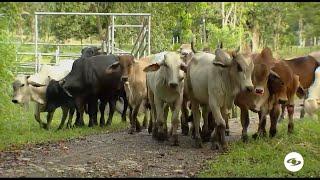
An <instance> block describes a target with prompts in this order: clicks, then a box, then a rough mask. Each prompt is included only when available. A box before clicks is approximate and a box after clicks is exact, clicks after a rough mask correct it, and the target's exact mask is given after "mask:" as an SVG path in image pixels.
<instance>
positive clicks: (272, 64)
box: [12, 43, 320, 150]
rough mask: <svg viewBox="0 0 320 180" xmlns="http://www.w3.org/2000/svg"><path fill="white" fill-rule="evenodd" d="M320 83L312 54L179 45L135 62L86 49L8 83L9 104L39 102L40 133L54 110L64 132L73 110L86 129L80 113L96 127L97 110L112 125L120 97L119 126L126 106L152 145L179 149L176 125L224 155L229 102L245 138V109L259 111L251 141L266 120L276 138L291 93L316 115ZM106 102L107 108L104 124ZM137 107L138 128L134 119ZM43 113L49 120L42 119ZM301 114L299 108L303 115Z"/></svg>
mask: <svg viewBox="0 0 320 180" xmlns="http://www.w3.org/2000/svg"><path fill="white" fill-rule="evenodd" d="M319 78H320V68H319V63H318V62H317V60H316V59H315V58H314V57H313V56H310V55H308V56H305V57H298V58H294V59H290V60H278V59H275V58H274V57H273V55H272V52H271V50H270V49H269V48H264V49H263V50H262V51H261V52H260V53H251V52H239V49H237V50H234V51H226V50H224V49H223V48H222V47H221V46H220V47H217V49H216V50H215V51H214V52H208V51H199V52H196V50H195V49H194V47H193V43H191V44H183V45H182V46H181V47H180V49H179V50H178V52H175V51H170V52H169V51H165V52H161V53H158V54H153V55H150V56H147V57H144V58H141V59H139V60H136V59H135V58H134V57H133V56H132V55H128V54H122V55H113V54H105V53H101V52H100V49H99V48H97V47H86V48H84V49H82V56H81V57H80V58H78V59H77V60H75V61H71V60H68V61H62V62H60V63H59V65H57V66H49V65H43V66H42V67H41V70H40V72H38V73H36V74H33V75H31V76H27V75H18V76H17V77H16V79H15V81H14V82H13V90H14V93H13V99H12V102H13V103H17V104H25V103H28V102H29V101H34V102H36V111H35V119H36V120H37V121H38V122H39V124H40V126H41V127H43V128H45V129H49V127H50V123H51V121H52V117H53V114H54V111H55V110H56V109H57V108H59V107H61V108H62V112H63V114H62V119H61V123H60V125H59V128H58V129H61V128H63V126H64V123H65V120H66V118H67V116H68V113H69V119H68V122H67V127H69V128H70V127H72V117H73V114H74V112H75V111H76V120H75V123H74V125H75V126H83V125H84V120H83V114H84V112H86V113H87V114H89V127H92V126H94V125H98V121H97V112H98V107H99V111H100V113H101V116H100V126H101V127H102V126H105V125H107V126H108V125H111V123H112V118H113V114H114V111H115V106H116V102H117V101H118V100H119V99H120V98H121V99H122V100H123V104H124V108H123V111H122V121H126V114H127V113H126V111H127V108H128V107H129V119H130V129H129V133H134V132H139V131H141V129H142V128H146V126H147V122H148V119H149V126H148V132H149V133H152V137H153V138H155V139H157V140H160V141H163V140H166V139H169V137H170V141H171V143H172V144H173V145H178V144H179V140H178V129H179V127H181V132H182V134H183V135H188V134H189V131H190V132H191V134H192V137H193V138H194V139H195V146H196V147H201V146H202V142H205V141H209V140H210V139H211V141H212V147H213V148H214V149H219V150H225V149H226V148H227V143H226V140H225V136H226V135H227V136H228V135H229V125H228V118H229V113H228V112H229V110H230V109H231V108H232V106H233V105H236V106H238V107H239V108H240V110H241V124H242V128H243V130H242V140H243V141H247V140H248V135H247V128H248V125H249V121H250V119H249V110H250V111H252V112H255V113H258V114H259V128H258V131H257V133H255V134H254V135H253V137H254V138H256V137H258V136H266V127H265V126H266V116H267V115H269V116H270V122H271V123H270V124H271V125H270V131H269V135H270V137H273V136H274V135H275V134H276V132H277V129H276V126H277V122H278V121H279V120H280V119H281V118H283V116H284V111H285V108H287V112H288V117H289V123H288V133H292V132H293V127H294V124H293V113H294V101H295V95H297V96H298V97H299V98H304V109H305V111H306V112H307V113H308V114H313V113H314V112H315V111H316V110H317V108H318V103H319V99H320V92H319V88H320V79H319ZM107 103H109V108H110V110H109V116H108V119H107V122H105V118H104V111H105V107H106V105H107ZM141 105H142V106H143V113H144V121H143V126H142V127H141V125H140V123H139V121H138V119H137V115H138V112H139V110H140V109H141V107H140V106H141ZM200 107H201V111H200ZM169 108H170V110H171V112H172V116H171V129H170V132H169V135H170V136H169V135H168V130H167V117H168V111H169ZM180 111H181V116H180ZM281 111H282V113H281ZM40 112H48V114H47V123H44V122H42V121H41V119H40ZM190 112H191V114H190ZM148 113H150V117H149V118H148ZM303 114H304V110H303V111H302V112H301V117H302V116H303ZM201 117H202V119H203V125H202V127H200V119H201ZM189 122H190V124H192V126H191V129H189V124H188V123H189Z"/></svg>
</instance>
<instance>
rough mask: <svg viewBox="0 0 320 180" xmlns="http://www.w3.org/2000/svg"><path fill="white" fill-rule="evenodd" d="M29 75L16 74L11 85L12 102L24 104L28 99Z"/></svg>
mask: <svg viewBox="0 0 320 180" xmlns="http://www.w3.org/2000/svg"><path fill="white" fill-rule="evenodd" d="M29 77H30V76H26V75H18V76H17V77H16V78H15V80H14V82H13V83H12V87H13V98H12V102H13V103H15V104H26V103H28V102H29V101H30V99H31V97H30V89H29V87H28V85H29V84H28V78H29Z"/></svg>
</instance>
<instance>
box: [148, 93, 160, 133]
mask: <svg viewBox="0 0 320 180" xmlns="http://www.w3.org/2000/svg"><path fill="white" fill-rule="evenodd" d="M148 100H149V104H150V114H151V117H150V122H149V128H148V132H149V134H150V133H151V132H152V137H153V138H156V135H157V133H158V127H157V125H156V122H157V119H156V114H157V112H156V106H155V104H154V96H153V93H152V92H151V91H148Z"/></svg>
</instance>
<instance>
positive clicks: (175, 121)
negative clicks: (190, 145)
mask: <svg viewBox="0 0 320 180" xmlns="http://www.w3.org/2000/svg"><path fill="white" fill-rule="evenodd" d="M176 105H177V106H176ZM170 110H171V112H172V116H171V136H172V145H173V146H179V139H178V128H179V112H180V107H179V105H178V104H177V103H175V104H173V105H172V106H170Z"/></svg>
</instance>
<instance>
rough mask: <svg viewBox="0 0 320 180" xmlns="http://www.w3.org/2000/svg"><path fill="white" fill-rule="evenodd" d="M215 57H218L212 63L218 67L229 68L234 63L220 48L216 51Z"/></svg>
mask: <svg viewBox="0 0 320 180" xmlns="http://www.w3.org/2000/svg"><path fill="white" fill-rule="evenodd" d="M215 56H216V57H215V59H214V60H213V62H212V63H213V64H214V65H216V66H221V67H228V66H230V65H231V63H232V60H230V58H229V57H228V55H227V53H225V52H223V50H222V49H220V48H218V49H216V51H215Z"/></svg>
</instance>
